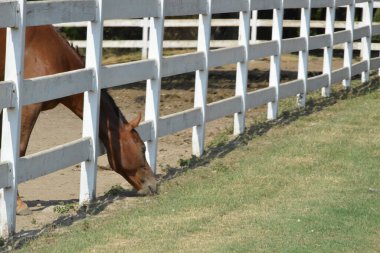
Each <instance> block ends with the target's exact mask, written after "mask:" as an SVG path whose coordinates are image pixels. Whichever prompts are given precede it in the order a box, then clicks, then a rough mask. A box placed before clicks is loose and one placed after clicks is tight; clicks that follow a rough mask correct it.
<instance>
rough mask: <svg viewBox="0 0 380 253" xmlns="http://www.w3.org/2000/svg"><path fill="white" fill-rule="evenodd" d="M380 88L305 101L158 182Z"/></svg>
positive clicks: (366, 85)
mask: <svg viewBox="0 0 380 253" xmlns="http://www.w3.org/2000/svg"><path fill="white" fill-rule="evenodd" d="M379 88H380V82H379V79H378V78H373V79H372V80H371V81H370V82H368V83H364V84H360V85H357V86H354V87H351V88H350V89H346V90H345V89H341V90H338V91H335V92H332V93H331V94H330V97H327V98H323V97H321V98H318V99H312V98H308V99H309V100H308V101H307V103H306V106H305V107H304V108H295V109H292V110H289V111H283V112H282V114H281V115H280V116H279V117H278V118H277V119H276V120H271V121H266V122H259V123H257V124H255V125H253V126H251V127H249V128H247V129H246V130H245V132H244V133H243V134H242V135H239V136H238V137H236V138H235V139H233V140H231V141H229V142H227V143H226V144H225V145H223V146H217V147H212V148H209V149H208V150H206V151H205V153H204V154H203V155H202V157H200V158H198V157H195V156H192V157H191V158H190V159H189V160H186V161H183V162H182V165H183V166H180V167H168V168H167V171H166V174H165V175H162V176H161V178H160V180H161V181H166V180H171V179H173V178H175V177H176V176H178V175H180V174H182V173H184V172H186V171H188V170H191V169H194V168H197V167H200V166H205V165H207V164H209V163H210V162H211V161H212V160H214V159H215V158H219V157H224V156H225V155H226V154H228V153H230V152H231V151H233V150H235V149H236V148H237V147H238V146H242V145H246V144H248V142H249V141H250V140H252V139H254V138H256V137H258V136H261V135H264V134H265V133H267V132H268V131H269V130H270V129H271V128H273V127H274V126H281V125H288V124H290V123H292V122H294V121H296V120H297V119H299V118H300V117H303V116H307V115H310V114H312V113H314V112H318V111H322V110H324V109H325V108H327V107H330V106H332V105H334V104H335V103H337V101H339V100H345V99H351V98H355V97H359V96H363V95H366V94H369V93H371V92H374V91H376V90H378V89H379Z"/></svg>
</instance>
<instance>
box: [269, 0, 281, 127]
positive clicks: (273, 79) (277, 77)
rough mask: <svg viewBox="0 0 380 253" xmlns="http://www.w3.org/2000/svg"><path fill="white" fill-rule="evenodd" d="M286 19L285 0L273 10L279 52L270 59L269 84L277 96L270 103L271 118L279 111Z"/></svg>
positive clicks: (274, 37) (274, 31) (274, 34)
mask: <svg viewBox="0 0 380 253" xmlns="http://www.w3.org/2000/svg"><path fill="white" fill-rule="evenodd" d="M283 19H284V0H282V1H281V6H280V8H279V9H274V10H273V25H272V40H274V41H277V43H278V48H279V52H278V54H277V55H272V56H271V59H270V70H269V86H270V87H275V89H276V97H275V100H274V101H273V102H270V103H268V113H267V114H268V115H267V118H268V119H269V120H272V119H276V118H277V113H278V101H279V90H280V82H281V48H282V25H283Z"/></svg>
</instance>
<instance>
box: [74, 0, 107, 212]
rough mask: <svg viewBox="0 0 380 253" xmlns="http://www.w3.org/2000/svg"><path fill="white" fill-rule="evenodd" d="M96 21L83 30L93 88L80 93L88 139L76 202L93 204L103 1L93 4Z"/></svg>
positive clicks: (97, 142)
mask: <svg viewBox="0 0 380 253" xmlns="http://www.w3.org/2000/svg"><path fill="white" fill-rule="evenodd" d="M96 6H97V8H96V11H97V13H96V20H93V21H92V22H90V23H89V24H88V27H87V49H86V68H92V69H93V88H92V90H89V91H86V92H85V93H84V103H83V134H82V135H83V137H84V138H85V137H89V138H90V139H91V146H92V150H91V156H90V160H88V161H84V162H82V164H81V177H80V193H79V203H80V204H81V205H83V204H86V203H89V202H91V201H93V200H94V199H95V197H96V172H97V159H98V156H97V154H98V149H99V140H98V136H99V134H98V133H99V111H100V108H99V107H100V93H101V88H100V83H101V80H100V79H101V66H102V41H103V0H97V1H96Z"/></svg>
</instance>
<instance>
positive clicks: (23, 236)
mask: <svg viewBox="0 0 380 253" xmlns="http://www.w3.org/2000/svg"><path fill="white" fill-rule="evenodd" d="M127 197H141V195H139V194H138V193H137V192H136V191H135V190H126V189H124V188H122V187H121V186H113V187H112V188H111V189H110V190H109V191H107V192H106V193H105V194H104V195H103V196H101V197H98V198H97V199H96V201H94V202H93V203H91V204H89V205H84V206H82V207H80V208H78V207H77V208H72V210H69V209H70V208H71V207H74V206H78V202H79V200H78V199H70V200H51V201H43V200H34V201H25V203H26V204H28V206H29V207H30V208H31V209H32V212H40V211H42V210H44V209H46V208H49V207H54V212H56V213H61V215H60V216H59V217H58V218H57V219H56V220H54V221H53V222H52V223H51V224H48V225H45V226H43V227H41V228H38V229H31V230H21V231H20V232H18V233H16V234H15V235H13V237H12V238H10V239H9V240H7V241H6V242H5V241H2V244H3V245H1V246H0V252H9V251H11V250H14V249H19V248H21V247H22V246H23V245H25V244H26V243H28V242H29V241H31V240H33V239H36V238H37V237H39V236H40V235H42V234H45V233H49V232H50V231H52V230H54V229H55V228H57V227H66V226H71V225H72V224H73V223H74V222H76V221H79V220H82V219H84V218H86V217H88V216H92V215H97V214H99V213H101V212H102V211H104V209H105V208H106V207H107V206H108V205H110V204H112V203H113V202H114V201H117V200H122V199H125V198H127ZM57 207H58V208H60V207H61V209H58V208H57ZM56 208H57V209H56ZM62 209H63V210H64V211H60V210H62ZM0 243H1V241H0Z"/></svg>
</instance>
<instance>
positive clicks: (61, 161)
mask: <svg viewBox="0 0 380 253" xmlns="http://www.w3.org/2000/svg"><path fill="white" fill-rule="evenodd" d="M373 4H374V2H373V0H356V1H355V0H234V1H231V0H186V1H182V0H104V1H102V0H75V1H72V0H61V1H38V2H25V1H24V0H17V1H2V2H0V27H9V30H8V31H9V33H8V35H9V36H8V37H7V44H6V46H7V55H6V74H5V81H4V82H2V83H1V85H0V106H1V107H2V108H5V110H4V120H3V134H2V150H1V164H0V188H2V190H1V192H0V193H1V195H0V196H1V198H0V219H1V233H2V235H3V236H4V237H7V236H9V235H10V234H12V233H13V232H14V229H15V222H16V216H15V207H16V195H17V194H16V189H17V184H19V183H21V182H24V181H26V180H30V179H32V178H36V177H39V176H42V175H46V174H48V173H51V172H53V171H56V170H59V169H61V168H65V167H67V166H70V165H73V164H76V163H78V162H82V169H81V170H82V172H81V187H80V203H85V202H87V201H90V200H92V199H93V198H94V197H95V196H94V192H95V191H94V187H95V180H96V160H97V155H98V154H97V150H98V147H96V140H97V132H98V130H97V127H98V118H96V117H95V118H93V117H94V116H93V115H97V111H98V110H99V95H100V90H101V89H102V88H108V87H114V86H118V85H124V84H128V83H133V82H136V81H144V80H147V88H146V89H147V90H146V106H145V122H144V123H142V124H141V125H140V127H139V129H138V131H139V132H140V134H141V136H142V138H143V139H144V141H146V144H147V159H148V161H149V163H150V165H151V167H152V168H153V169H155V167H156V153H157V140H158V138H159V137H160V136H164V135H168V134H171V133H174V132H177V131H181V130H183V129H187V128H193V153H194V154H196V155H202V153H203V150H204V134H205V127H206V123H207V122H209V121H212V120H215V119H218V118H221V117H224V116H227V115H235V118H234V122H235V123H234V133H235V134H240V133H242V132H243V131H244V126H245V112H246V111H247V110H248V109H250V108H254V107H258V106H262V105H266V104H268V118H269V119H274V118H276V115H277V111H278V101H279V99H283V98H286V97H291V96H297V95H298V98H299V100H298V101H299V104H300V105H301V106H302V105H304V104H305V101H306V95H307V93H308V92H310V91H313V90H318V89H322V94H323V95H324V96H328V95H329V92H330V88H331V85H332V84H335V83H338V82H341V81H343V85H344V86H346V87H348V86H349V85H350V81H351V77H352V76H355V75H358V74H361V75H362V79H363V81H367V80H368V78H369V72H370V71H371V70H374V69H378V68H380V57H377V58H372V59H371V57H370V52H371V38H372V36H375V35H380V26H379V25H372V14H373ZM355 5H357V7H360V8H363V10H364V15H363V20H362V22H361V23H360V26H355V23H354V16H355V15H354V14H355V10H356V8H355ZM337 7H342V8H346V10H347V20H346V25H345V27H346V29H345V30H343V31H339V32H334V20H335V15H334V14H335V10H336V8H337ZM286 8H299V9H301V10H302V15H301V21H300V27H301V33H300V35H301V36H300V37H297V38H291V39H282V27H283V13H284V9H286ZM312 8H326V9H327V17H326V23H325V24H326V27H325V34H322V35H317V36H310V34H309V31H310V12H311V9H312ZM264 9H269V10H273V28H272V29H273V33H272V36H273V39H272V41H269V42H261V43H258V42H253V43H250V20H251V13H252V11H255V10H264ZM228 12H239V13H240V21H239V33H240V36H239V40H238V41H237V42H236V43H237V45H236V46H233V47H228V48H221V49H213V50H211V49H210V31H211V29H210V28H211V21H212V14H215V13H228ZM194 14H200V15H199V28H198V29H199V31H198V42H197V48H198V50H197V52H195V53H189V54H183V55H175V56H170V57H164V56H163V54H162V51H163V31H164V20H165V17H168V16H184V15H194ZM144 17H149V18H150V30H149V33H150V34H149V38H150V40H149V55H148V59H147V60H141V61H136V62H132V63H124V64H117V65H108V66H102V65H101V56H102V55H101V47H102V34H103V32H102V31H103V20H113V19H130V18H144ZM80 21H90V22H89V24H88V28H87V31H88V32H87V49H86V51H87V54H86V68H85V69H82V70H77V71H72V72H67V73H62V74H58V75H52V76H46V77H41V78H34V79H30V80H24V79H23V78H22V75H21V73H23V47H22V45H23V43H24V32H25V27H26V26H33V25H42V24H52V23H65V22H80ZM358 39H360V40H361V42H362V48H361V50H362V54H361V55H362V59H361V61H360V62H358V63H356V64H352V52H353V42H354V41H355V40H358ZM337 44H343V45H344V50H345V54H344V56H345V59H344V67H343V68H340V69H337V70H333V68H332V52H333V47H334V45H337ZM316 48H322V49H324V52H325V53H324V68H323V74H321V75H319V76H315V77H312V78H309V77H308V52H309V50H312V49H316ZM289 52H299V59H300V64H299V70H298V73H299V75H298V79H297V80H296V81H291V82H288V83H282V84H280V71H281V66H280V62H281V61H280V58H281V54H284V53H289ZM262 57H271V64H270V84H269V87H267V88H263V89H260V90H257V91H254V92H248V93H247V76H248V62H249V61H252V60H255V59H259V58H262ZM230 63H236V64H237V75H236V95H235V96H233V97H230V98H228V99H224V100H220V101H217V102H214V103H210V104H207V100H206V97H207V85H208V71H209V68H212V67H216V66H222V65H225V64H230ZM186 72H195V73H196V81H195V97H194V108H193V109H190V110H186V111H182V112H177V113H175V114H172V115H168V116H165V117H161V116H160V113H159V103H160V99H159V97H160V88H161V78H162V77H166V76H173V75H178V74H182V73H186ZM121 73H122V74H123V75H121ZM69 80H71V81H70V82H69ZM72 80H80V82H78V83H74V82H73V81H72ZM58 87H59V89H58ZM63 87H66V88H63ZM57 90H60V91H62V92H61V93H58V92H57ZM81 92H85V103H84V120H83V138H82V139H79V140H77V141H74V142H71V143H68V144H65V145H62V146H59V147H55V148H53V149H50V150H46V151H44V152H40V153H37V154H33V155H29V156H25V157H19V138H20V137H19V136H20V114H21V110H20V109H21V107H22V106H23V105H25V104H30V103H35V102H38V101H47V100H51V99H55V98H58V97H64V96H68V95H72V94H76V93H81Z"/></svg>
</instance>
